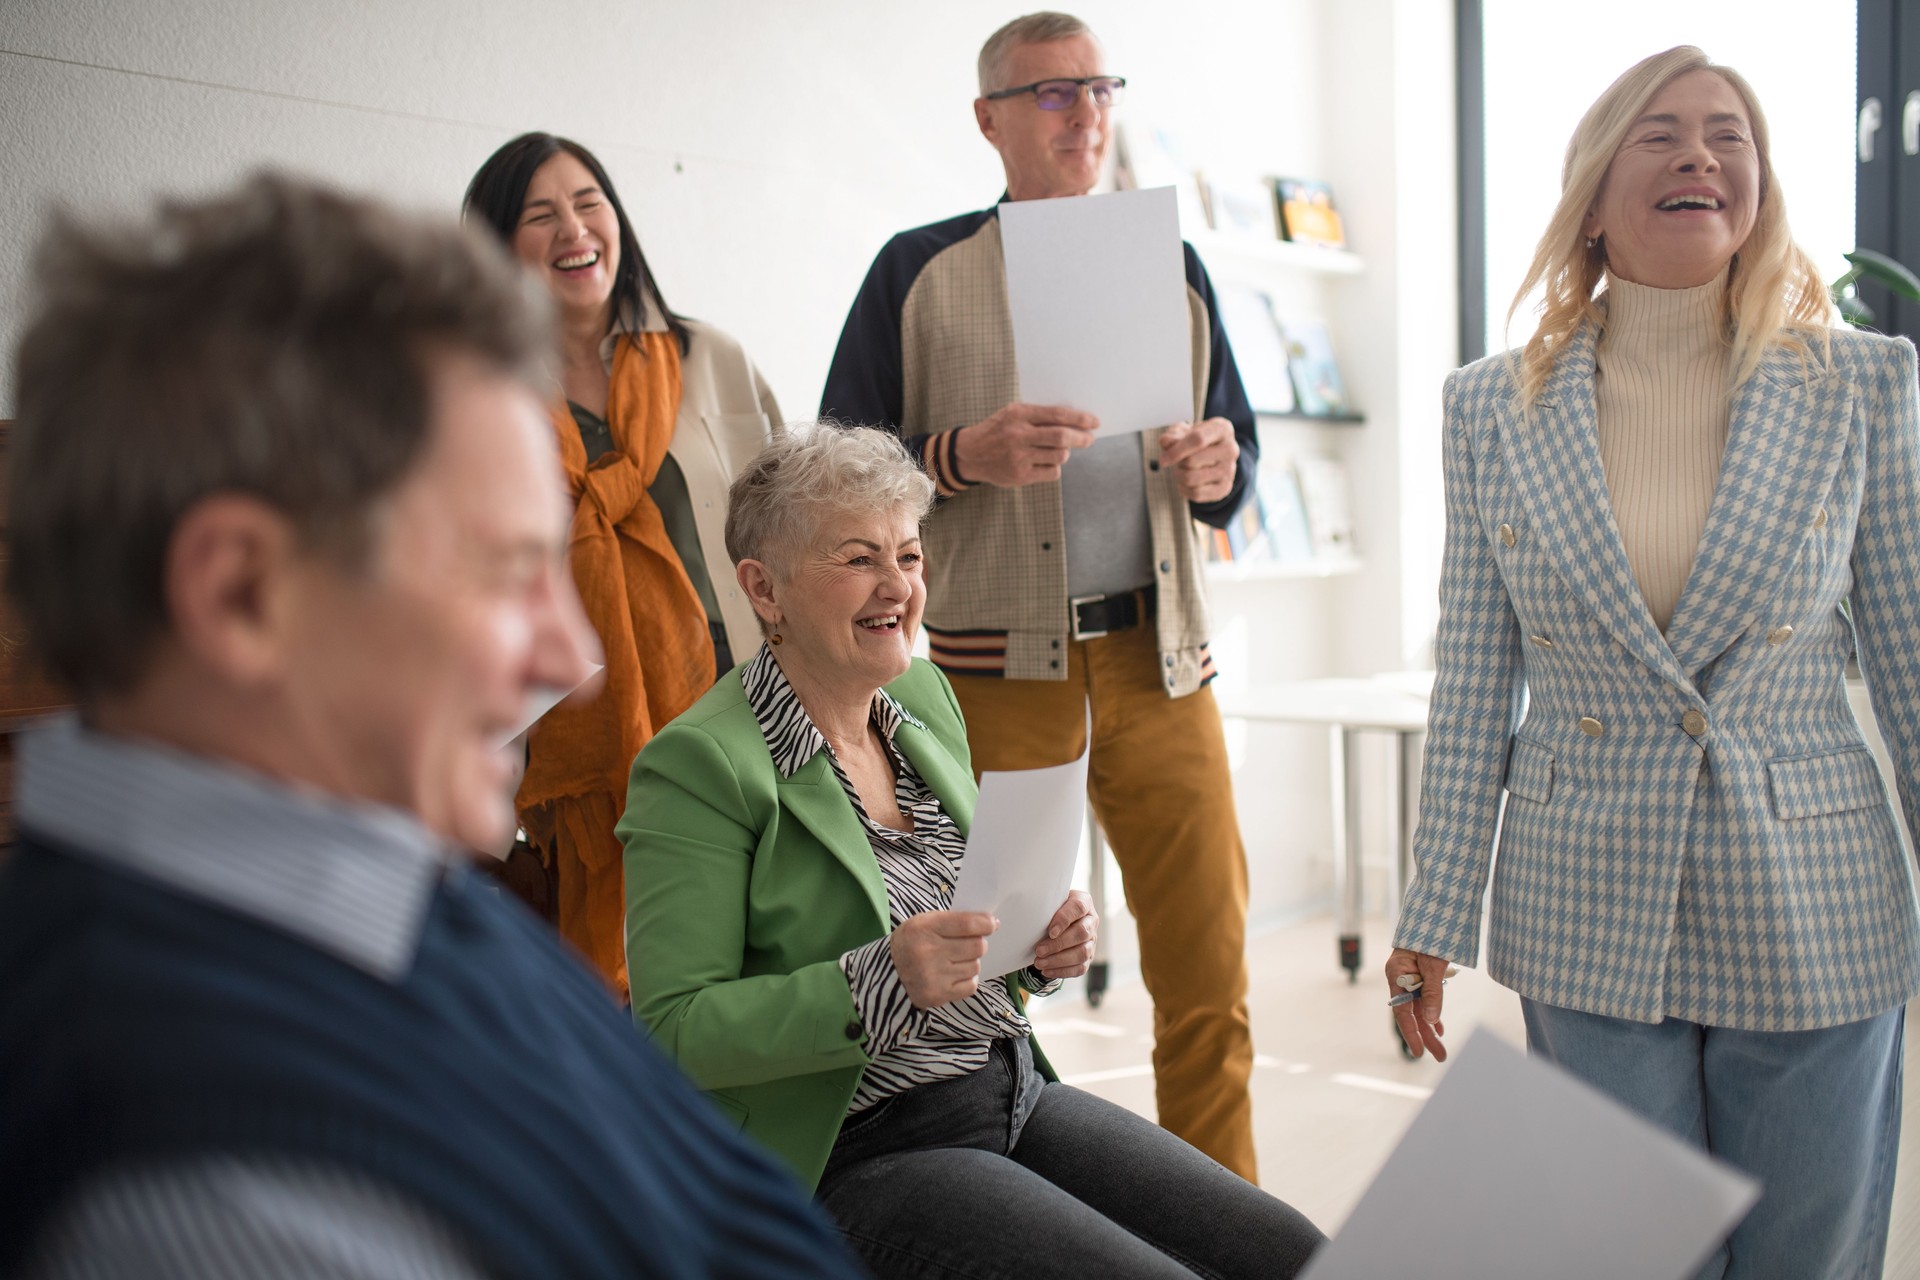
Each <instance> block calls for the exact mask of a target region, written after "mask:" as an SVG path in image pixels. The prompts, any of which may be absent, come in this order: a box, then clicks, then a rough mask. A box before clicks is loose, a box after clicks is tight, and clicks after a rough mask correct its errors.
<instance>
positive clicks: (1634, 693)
mask: <svg viewBox="0 0 1920 1280" xmlns="http://www.w3.org/2000/svg"><path fill="white" fill-rule="evenodd" d="M1596 332H1597V331H1596V330H1595V329H1594V327H1593V326H1592V325H1591V324H1589V325H1587V326H1586V327H1585V329H1583V330H1582V331H1581V333H1580V334H1579V335H1578V336H1577V337H1576V338H1575V339H1574V340H1573V341H1572V342H1570V343H1569V345H1568V348H1567V350H1566V351H1565V353H1564V354H1563V355H1562V356H1561V358H1560V359H1559V360H1558V361H1557V362H1556V366H1555V371H1554V373H1553V376H1552V378H1551V380H1550V381H1549V383H1548V385H1547V386H1546V387H1545V388H1544V389H1543V391H1542V394H1541V397H1540V399H1539V402H1538V403H1537V404H1536V406H1535V408H1534V411H1533V412H1532V413H1531V414H1527V413H1523V412H1522V411H1521V409H1520V407H1519V406H1518V404H1517V396H1516V388H1515V385H1514V381H1513V375H1512V372H1511V370H1512V366H1511V365H1510V364H1509V363H1508V358H1507V357H1504V356H1495V357H1492V358H1490V359H1487V360H1482V361H1480V362H1479V363H1477V364H1473V365H1469V366H1468V367H1467V368H1465V369H1462V370H1460V371H1458V372H1457V373H1455V374H1453V375H1452V376H1451V377H1450V378H1448V380H1447V387H1446V441H1445V447H1444V455H1445V468H1446V492H1447V540H1446V552H1445V560H1444V568H1443V571H1442V576H1441V587H1440V595H1441V600H1440V605H1441V611H1440V628H1439V635H1438V639H1437V642H1436V643H1437V650H1436V661H1437V666H1438V669H1439V673H1438V677H1437V679H1436V682H1435V685H1434V694H1433V706H1432V712H1431V717H1430V720H1429V726H1428V739H1427V751H1426V763H1425V769H1424V774H1423V778H1422V792H1421V818H1420V826H1419V831H1418V834H1417V836H1416V838H1415V841H1414V851H1415V855H1416V858H1417V860H1418V866H1419V871H1418V874H1417V875H1416V876H1415V878H1414V880H1413V882H1412V884H1411V885H1410V886H1409V887H1408V891H1407V898H1406V904H1405V907H1404V909H1403V912H1402V916H1401V921H1400V925H1399V929H1398V932H1397V934H1396V936H1395V943H1396V944H1397V945H1399V946H1403V947H1407V948H1410V949H1412V950H1415V951H1421V952H1426V953H1428V954H1431V955H1438V956H1443V957H1445V958H1447V959H1449V960H1453V961H1455V962H1458V963H1463V964H1473V963H1475V962H1476V959H1477V953H1478V950H1479V946H1478V943H1479V932H1480V916H1481V902H1482V899H1483V897H1484V896H1485V891H1486V887H1487V879H1488V874H1489V870H1490V869H1491V872H1492V878H1493V892H1492V895H1491V905H1490V909H1489V911H1490V914H1489V918H1488V922H1487V923H1488V946H1487V969H1488V972H1489V974H1490V975H1491V976H1492V977H1493V978H1494V979H1495V980H1496V981H1498V982H1501V983H1503V984H1504V985H1506V986H1509V987H1512V988H1513V989H1514V990H1516V991H1518V992H1519V993H1520V994H1522V995H1524V996H1528V997H1531V998H1532V999H1535V1000H1539V1001H1542V1002H1545V1003H1548V1004H1553V1005H1558V1006H1562V1007H1565V1008H1570V1009H1579V1010H1585V1011H1588V1012H1592V1013H1599V1014H1606V1015H1609V1016H1612V1017H1618V1018H1628V1019H1632V1020H1634V1021H1638V1022H1657V1021H1659V1020H1660V1019H1661V1018H1662V1017H1664V1016H1673V1017H1678V1018H1685V1019H1689V1020H1691V1021H1695V1022H1700V1023H1705V1024H1709V1025H1713V1026H1725V1027H1737V1028H1742V1029H1747V1030H1761V1031H1787V1030H1799V1029H1806V1028H1813V1027H1824V1026H1832V1025H1836V1024H1839V1023H1843V1022H1851V1021H1854V1020H1856V1019H1860V1018H1864V1017H1869V1016H1871V1015H1873V1014H1876V1013H1880V1012H1883V1011H1885V1010H1887V1009H1889V1008H1892V1007H1894V1006H1895V1005H1897V1004H1899V1003H1901V1002H1902V1001H1905V1000H1907V999H1909V998H1910V997H1912V996H1913V995H1914V993H1915V992H1916V991H1920V912H1917V911H1916V904H1915V897H1914V868H1913V867H1912V865H1911V863H1910V859H1909V857H1908V855H1907V854H1906V853H1905V852H1904V850H1903V849H1902V847H1901V843H1900V838H1899V835H1898V832H1897V830H1896V827H1895V823H1894V818H1893V812H1892V810H1891V808H1890V807H1889V806H1888V803H1887V795H1886V789H1885V787H1884V786H1883V785H1882V782H1881V779H1880V775H1879V772H1878V770H1877V769H1876V767H1875V764H1874V759H1873V756H1872V754H1871V753H1870V752H1869V750H1868V749H1867V747H1866V745H1865V742H1864V740H1863V739H1862V736H1861V732H1860V727H1859V725H1858V724H1857V723H1856V722H1855V720H1854V717H1853V713H1852V711H1851V710H1850V709H1849V707H1848V703H1847V698H1846V691H1845V686H1844V671H1845V668H1846V663H1847V657H1848V655H1849V654H1850V653H1852V652H1854V651H1855V649H1856V646H1857V649H1858V652H1859V655H1860V661H1861V666H1862V668H1863V670H1864V671H1865V673H1866V675H1867V680H1868V686H1869V688H1870V689H1871V691H1872V695H1873V706H1874V710H1875V714H1876V716H1877V718H1878V719H1879V722H1880V726H1881V729H1882V731H1883V733H1884V735H1885V737H1886V741H1887V745H1888V749H1889V750H1890V752H1891V753H1892V756H1893V759H1894V761H1895V762H1896V769H1895V772H1896V774H1897V776H1898V778H1899V780H1900V781H1899V792H1900V799H1901V804H1902V806H1903V809H1904V812H1905V813H1906V815H1907V820H1908V822H1909V824H1910V825H1913V826H1914V827H1915V829H1916V830H1920V824H1915V822H1914V819H1915V816H1916V814H1915V809H1914V802H1915V798H1916V797H1915V793H1914V790H1913V780H1914V778H1915V777H1916V768H1917V767H1920V405H1916V389H1915V376H1914V350H1913V347H1912V346H1911V345H1910V344H1909V343H1908V342H1907V341H1906V340H1905V339H1888V338H1883V337H1878V336H1874V335H1867V334H1860V333H1854V332H1851V331H1840V332H1836V333H1834V335H1833V355H1832V365H1831V368H1830V370H1829V371H1826V372H1823V371H1822V370H1821V369H1820V367H1819V366H1818V365H1817V364H1816V365H1815V366H1814V367H1812V368H1811V369H1808V368H1803V366H1802V363H1801V360H1800V359H1799V358H1798V357H1797V356H1795V355H1793V354H1792V353H1790V352H1788V351H1786V350H1784V349H1779V350H1776V351H1774V352H1772V353H1771V354H1770V355H1769V356H1768V358H1767V359H1766V361H1765V362H1764V363H1763V364H1762V365H1761V366H1760V369H1759V370H1758V372H1757V373H1756V374H1755V375H1754V377H1753V378H1752V379H1750V380H1749V382H1748V383H1747V384H1746V385H1745V386H1744V387H1743V388H1742V389H1741V390H1740V391H1739V392H1738V393H1737V395H1736V397H1735V399H1734V403H1733V407H1732V414H1731V421H1730V430H1729V435H1728V441H1727V448H1726V454H1725V457H1724V460H1723V462H1722V467H1721V474H1720V482H1719V487H1718V489H1717V490H1716V491H1715V494H1714V499H1713V506H1712V509H1711V512H1710V514H1709V516H1708V520H1707V526H1706V530H1705V532H1704V534H1703V535H1702V537H1701V542H1700V546H1699V549H1698V551H1697V553H1696V556H1695V560H1694V565H1693V570H1692V574H1691V576H1690V577H1689V578H1688V580H1687V585H1686V588H1685V590H1684V592H1683V593H1682V595H1681V598H1680V601H1679V603H1678V605H1677V606H1676V608H1675V611H1674V615H1673V619H1672V622H1671V624H1670V625H1669V627H1668V628H1667V633H1666V635H1665V636H1662V635H1661V633H1660V630H1659V629H1658V627H1656V626H1655V624H1654V621H1653V618H1652V615H1651V614H1649V613H1648V611H1647V607H1646V604H1645V602H1644V600H1643V599H1642V598H1641V595H1640V591H1639V588H1638V587H1637V586H1636V585H1635V582H1634V578H1633V573H1632V570H1631V569H1630V568H1629V567H1628V564H1627V556H1626V550H1625V548H1624V547H1623V546H1622V544H1621V541H1620V535H1619V531H1618V529H1617V527H1616V526H1615V524H1614V519H1613V509H1612V504H1611V503H1610V501H1609V499H1608V496H1607V488H1606V480H1605V477H1604V475H1603V473H1602V470H1601V465H1600V453H1599V445H1598V437H1597V432H1596V423H1597V415H1596V412H1595V408H1594V390H1593V376H1594V346H1595V341H1596ZM1849 613H1850V614H1851V624H1850V623H1849ZM1503 793H1504V796H1505V809H1504V816H1503V811H1502V803H1501V802H1502V796H1503ZM1496 832H1497V836H1496ZM1496 838H1497V841H1498V854H1499V856H1498V858H1497V860H1496V859H1495V857H1494V852H1495V843H1496Z"/></svg>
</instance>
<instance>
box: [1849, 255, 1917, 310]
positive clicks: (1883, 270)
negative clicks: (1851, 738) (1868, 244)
mask: <svg viewBox="0 0 1920 1280" xmlns="http://www.w3.org/2000/svg"><path fill="white" fill-rule="evenodd" d="M1846 259H1847V261H1848V262H1851V263H1852V264H1853V267H1854V271H1855V272H1856V273H1857V274H1859V275H1860V276H1862V277H1864V278H1866V279H1869V280H1874V281H1877V282H1878V283H1880V284H1883V285H1885V286H1886V287H1887V288H1888V289H1890V290H1892V291H1893V292H1894V293H1897V294H1899V295H1900V296H1901V297H1903V298H1906V299H1907V300H1908V301H1910V302H1920V276H1916V275H1914V274H1913V272H1911V271H1909V270H1907V268H1906V267H1904V266H1902V265H1901V264H1900V263H1898V262H1895V261H1894V260H1893V259H1892V258H1889V257H1888V256H1887V255H1886V254H1884V253H1877V252H1875V251H1874V250H1872V249H1855V250H1854V251H1853V252H1852V253H1849V254H1847V255H1846Z"/></svg>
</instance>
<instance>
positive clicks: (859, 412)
mask: <svg viewBox="0 0 1920 1280" xmlns="http://www.w3.org/2000/svg"><path fill="white" fill-rule="evenodd" d="M904 238H905V237H904V236H895V237H894V238H893V239H891V240H889V241H887V244H886V247H885V248H883V249H881V250H880V255H879V256H878V257H876V258H875V259H874V260H873V266H872V267H870V268H869V269H868V271H867V278H866V279H865V280H864V281H862V282H861V284H860V292H859V293H858V294H856V295H855V296H854V299H853V309H852V310H851V311H849V312H847V323H846V325H845V326H844V327H843V328H842V329H841V330H840V345H839V346H838V347H836V348H835V349H834V353H833V364H832V365H831V366H830V367H829V368H828V369H827V385H826V387H825V388H824V389H823V390H822V391H821V393H820V416H821V417H822V418H832V419H834V420H835V421H838V422H844V423H847V424H849V425H856V426H863V427H883V428H885V429H886V430H888V431H891V432H893V433H894V434H896V435H902V434H904V433H903V432H902V429H901V422H900V419H901V417H902V416H903V414H904V401H905V398H906V390H905V385H904V379H903V376H902V373H901V369H902V362H901V356H900V311H901V308H902V307H903V306H904V305H905V303H906V299H907V290H908V289H909V288H911V287H912V286H913V280H914V277H915V276H916V275H918V274H919V270H918V269H919V265H920V264H918V263H915V262H912V261H910V258H909V255H908V254H905V253H903V252H902V251H901V250H902V247H903V246H902V244H901V241H902V240H903V239H904Z"/></svg>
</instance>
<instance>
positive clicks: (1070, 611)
mask: <svg viewBox="0 0 1920 1280" xmlns="http://www.w3.org/2000/svg"><path fill="white" fill-rule="evenodd" d="M1106 598H1107V597H1106V596H1074V597H1072V598H1071V599H1069V600H1068V601H1067V617H1068V619H1069V620H1071V622H1072V623H1073V638H1074V639H1075V640H1098V639H1099V638H1100V637H1101V636H1103V635H1105V634H1107V633H1106V632H1104V631H1082V630H1081V629H1080V606H1081V605H1083V604H1098V603H1099V602H1100V601H1102V600H1105V599H1106Z"/></svg>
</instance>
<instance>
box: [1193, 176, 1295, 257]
mask: <svg viewBox="0 0 1920 1280" xmlns="http://www.w3.org/2000/svg"><path fill="white" fill-rule="evenodd" d="M1200 189H1201V191H1202V192H1203V193H1204V194H1205V196H1206V198H1207V214H1208V216H1209V218H1210V219H1211V220H1212V223H1213V229H1214V230H1215V231H1220V232H1225V233H1226V234H1228V235H1236V236H1247V237H1249V238H1253V239H1260V240H1278V239H1279V238H1280V224H1279V223H1278V221H1276V216H1275V213H1274V208H1273V188H1272V187H1271V186H1269V185H1268V184H1267V182H1266V181H1265V180H1264V179H1261V178H1255V177H1249V176H1246V175H1243V174H1237V173H1233V172H1230V171H1226V170H1222V171H1214V170H1205V171H1203V172H1202V173H1201V174H1200Z"/></svg>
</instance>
